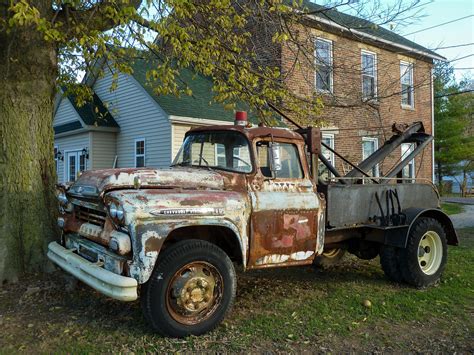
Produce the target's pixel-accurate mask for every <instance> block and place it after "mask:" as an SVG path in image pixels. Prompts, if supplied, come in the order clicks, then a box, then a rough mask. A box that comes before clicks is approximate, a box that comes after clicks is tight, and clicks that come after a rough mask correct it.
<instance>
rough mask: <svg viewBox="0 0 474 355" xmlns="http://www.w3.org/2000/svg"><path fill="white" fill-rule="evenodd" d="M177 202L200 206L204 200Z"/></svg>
mask: <svg viewBox="0 0 474 355" xmlns="http://www.w3.org/2000/svg"><path fill="white" fill-rule="evenodd" d="M179 204H180V205H181V206H202V205H203V204H204V202H202V201H200V200H183V201H181V202H180V203H179Z"/></svg>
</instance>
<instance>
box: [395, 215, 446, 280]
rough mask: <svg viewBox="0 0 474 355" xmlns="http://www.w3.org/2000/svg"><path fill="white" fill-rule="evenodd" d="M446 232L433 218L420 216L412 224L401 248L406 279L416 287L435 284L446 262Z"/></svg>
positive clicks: (402, 270) (401, 262)
mask: <svg viewBox="0 0 474 355" xmlns="http://www.w3.org/2000/svg"><path fill="white" fill-rule="evenodd" d="M447 250H448V246H447V241H446V233H445V232H444V229H443V227H442V226H441V224H440V223H439V222H438V221H437V220H436V219H433V218H426V217H421V218H419V219H418V220H416V221H415V223H414V224H413V226H412V228H411V231H410V235H409V236H408V242H407V247H406V248H405V249H400V256H399V267H400V270H401V273H402V276H403V280H404V281H405V282H407V283H409V284H411V285H414V286H417V287H427V286H430V285H432V284H434V283H436V282H437V281H438V280H439V278H440V276H441V273H442V272H443V270H444V267H445V266H446V261H447Z"/></svg>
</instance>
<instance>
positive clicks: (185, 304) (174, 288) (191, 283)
mask: <svg viewBox="0 0 474 355" xmlns="http://www.w3.org/2000/svg"><path fill="white" fill-rule="evenodd" d="M222 291H223V281H222V276H221V274H220V273H219V271H217V269H216V268H215V267H214V266H213V265H211V264H209V263H206V262H203V261H199V262H192V263H189V264H187V265H185V266H183V267H182V268H181V269H180V270H178V272H176V273H175V274H174V276H173V277H172V279H171V281H170V283H169V284H168V290H167V292H166V298H167V299H166V306H167V308H168V311H169V313H170V315H171V316H172V317H173V318H174V320H176V321H177V322H179V323H182V324H197V323H199V322H202V321H203V320H204V319H206V318H208V317H209V316H210V315H211V314H213V313H214V311H215V310H216V308H217V306H218V305H219V303H220V302H221V299H222Z"/></svg>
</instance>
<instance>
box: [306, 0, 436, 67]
mask: <svg viewBox="0 0 474 355" xmlns="http://www.w3.org/2000/svg"><path fill="white" fill-rule="evenodd" d="M303 6H304V7H306V8H307V10H309V11H318V12H317V13H315V15H317V16H319V17H321V18H323V19H326V20H329V21H332V22H334V23H336V24H338V25H340V26H343V27H346V28H350V29H353V30H357V31H359V32H363V33H365V34H367V35H371V36H376V37H379V38H381V39H384V40H386V41H390V42H393V43H395V44H398V45H402V46H405V47H410V48H412V49H415V50H417V51H421V52H424V53H426V54H428V55H431V56H436V57H439V58H443V57H442V56H440V55H439V54H437V53H435V52H433V51H432V50H430V49H428V48H425V47H423V46H421V45H419V44H417V43H415V42H413V41H410V40H408V39H406V38H405V37H403V36H400V35H398V34H396V33H395V32H392V31H389V30H387V29H386V28H384V27H382V26H378V25H376V24H374V23H373V22H370V21H368V20H365V19H362V18H359V17H356V16H352V15H348V14H345V13H343V12H340V11H337V10H336V9H328V8H326V7H324V6H321V5H317V4H314V3H312V2H310V1H308V0H304V1H303ZM407 54H409V53H407Z"/></svg>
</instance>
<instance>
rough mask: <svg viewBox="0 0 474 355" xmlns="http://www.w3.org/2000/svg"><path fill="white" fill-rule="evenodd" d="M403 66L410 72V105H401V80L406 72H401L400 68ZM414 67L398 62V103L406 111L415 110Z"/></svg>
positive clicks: (404, 62) (408, 63)
mask: <svg viewBox="0 0 474 355" xmlns="http://www.w3.org/2000/svg"><path fill="white" fill-rule="evenodd" d="M403 66H405V67H407V68H408V69H407V70H410V71H411V80H410V87H411V90H410V94H411V104H405V103H403V82H402V79H403V77H404V75H405V74H406V71H405V72H403V70H402V67H403ZM414 82H415V66H414V65H413V63H410V62H406V61H403V60H401V61H400V96H401V97H400V103H401V106H402V108H407V109H414V108H415V83H414Z"/></svg>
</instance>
